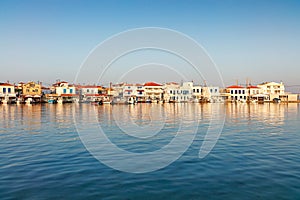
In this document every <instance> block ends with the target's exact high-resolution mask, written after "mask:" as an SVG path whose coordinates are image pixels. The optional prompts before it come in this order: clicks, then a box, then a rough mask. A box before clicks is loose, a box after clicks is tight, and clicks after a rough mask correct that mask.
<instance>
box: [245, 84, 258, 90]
mask: <svg viewBox="0 0 300 200" xmlns="http://www.w3.org/2000/svg"><path fill="white" fill-rule="evenodd" d="M247 88H249V89H258V88H259V87H257V86H255V85H250V86H248V87H247Z"/></svg>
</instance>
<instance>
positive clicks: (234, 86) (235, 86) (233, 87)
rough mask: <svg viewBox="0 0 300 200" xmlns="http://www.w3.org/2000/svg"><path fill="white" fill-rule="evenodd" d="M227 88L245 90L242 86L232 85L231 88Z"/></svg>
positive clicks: (229, 87)
mask: <svg viewBox="0 0 300 200" xmlns="http://www.w3.org/2000/svg"><path fill="white" fill-rule="evenodd" d="M227 88H228V89H235V88H237V89H239V88H244V87H243V86H240V85H231V86H228V87H227Z"/></svg>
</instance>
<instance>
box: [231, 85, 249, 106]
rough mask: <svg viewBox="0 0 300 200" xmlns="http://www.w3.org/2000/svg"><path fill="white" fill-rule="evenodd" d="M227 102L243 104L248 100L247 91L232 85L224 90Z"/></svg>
mask: <svg viewBox="0 0 300 200" xmlns="http://www.w3.org/2000/svg"><path fill="white" fill-rule="evenodd" d="M226 91H227V94H228V100H229V101H242V102H245V101H247V99H248V96H249V93H248V89H247V88H246V87H243V86H239V85H232V86H229V87H227V88H226Z"/></svg>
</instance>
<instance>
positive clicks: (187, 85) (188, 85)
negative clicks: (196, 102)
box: [177, 82, 194, 102]
mask: <svg viewBox="0 0 300 200" xmlns="http://www.w3.org/2000/svg"><path fill="white" fill-rule="evenodd" d="M193 85H194V83H193V82H184V83H182V85H181V86H180V88H179V94H178V98H177V101H178V102H191V101H193Z"/></svg>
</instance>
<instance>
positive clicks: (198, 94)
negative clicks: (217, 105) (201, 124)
mask: <svg viewBox="0 0 300 200" xmlns="http://www.w3.org/2000/svg"><path fill="white" fill-rule="evenodd" d="M202 92H203V90H202V86H200V85H193V99H194V100H195V102H200V101H201V98H202Z"/></svg>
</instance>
